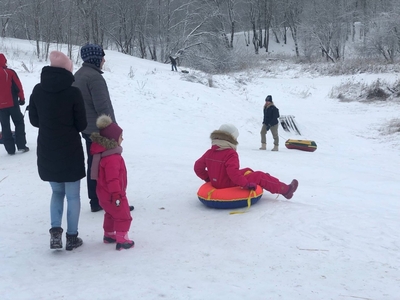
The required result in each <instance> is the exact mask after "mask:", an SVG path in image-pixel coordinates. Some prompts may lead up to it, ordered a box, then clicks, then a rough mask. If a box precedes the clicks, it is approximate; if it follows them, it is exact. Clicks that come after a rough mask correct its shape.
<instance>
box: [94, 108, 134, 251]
mask: <svg viewBox="0 0 400 300" xmlns="http://www.w3.org/2000/svg"><path fill="white" fill-rule="evenodd" d="M96 126H97V128H98V129H99V132H93V133H92V134H91V135H90V139H91V140H92V145H91V147H90V153H91V155H93V162H92V167H91V174H90V175H91V178H92V179H93V180H97V186H96V193H97V196H98V197H99V202H100V205H101V207H102V208H103V209H104V212H105V213H104V222H103V229H104V237H103V241H104V243H106V244H108V243H115V242H116V243H117V245H116V249H117V250H122V249H129V248H131V247H133V246H134V245H135V243H134V241H132V240H130V239H129V237H128V231H129V228H130V226H131V222H132V217H131V213H130V210H131V207H130V206H129V203H128V198H127V197H126V188H127V184H128V179H127V178H128V176H127V170H126V166H125V161H124V159H123V157H122V156H121V153H122V147H121V143H122V141H123V138H122V129H121V127H119V126H118V125H117V123H113V121H112V119H111V117H109V116H107V115H101V116H100V117H98V118H97V120H96Z"/></svg>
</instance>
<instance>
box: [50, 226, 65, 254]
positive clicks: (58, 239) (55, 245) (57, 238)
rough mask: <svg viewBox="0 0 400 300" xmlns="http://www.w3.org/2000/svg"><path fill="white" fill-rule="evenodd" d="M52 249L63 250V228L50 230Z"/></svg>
mask: <svg viewBox="0 0 400 300" xmlns="http://www.w3.org/2000/svg"><path fill="white" fill-rule="evenodd" d="M49 232H50V249H62V247H63V245H62V233H63V229H62V228H61V227H53V228H50V230H49Z"/></svg>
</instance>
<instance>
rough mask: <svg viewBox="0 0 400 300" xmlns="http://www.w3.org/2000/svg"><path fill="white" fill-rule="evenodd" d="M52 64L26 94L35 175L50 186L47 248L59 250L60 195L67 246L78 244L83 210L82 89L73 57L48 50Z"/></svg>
mask: <svg viewBox="0 0 400 300" xmlns="http://www.w3.org/2000/svg"><path fill="white" fill-rule="evenodd" d="M49 58H50V66H46V67H44V68H43V69H42V73H41V78H40V83H39V84H37V85H36V86H35V87H34V89H33V91H32V95H31V96H30V101H29V120H30V122H31V124H32V125H33V126H35V127H38V128H39V135H38V139H37V165H38V171H39V176H40V178H41V179H42V180H43V181H48V182H49V183H50V186H51V188H52V196H51V202H50V217H51V229H50V234H51V238H50V248H51V249H60V248H62V247H63V246H62V232H63V229H62V227H61V221H62V215H63V207H64V198H65V196H66V198H67V204H68V205H67V232H66V238H67V243H66V247H65V248H66V250H72V249H74V248H77V247H79V246H81V245H82V243H83V242H82V239H80V238H79V237H78V222H79V215H80V209H81V199H80V181H81V179H82V178H84V177H85V175H86V174H85V160H84V153H83V147H82V141H81V136H80V134H79V133H80V132H82V131H83V130H84V129H85V128H86V126H87V121H86V111H85V104H84V102H83V98H82V93H81V91H80V90H79V88H77V87H73V86H72V83H73V82H74V76H73V75H72V69H73V64H72V61H71V60H70V59H69V58H68V57H67V56H66V55H64V54H63V53H62V52H59V51H53V52H51V53H50V57H49Z"/></svg>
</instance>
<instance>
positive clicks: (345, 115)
mask: <svg viewBox="0 0 400 300" xmlns="http://www.w3.org/2000/svg"><path fill="white" fill-rule="evenodd" d="M34 49H35V47H34V44H33V43H32V44H31V43H29V42H27V41H19V40H14V39H2V40H0V52H3V53H5V54H6V56H7V58H8V60H9V66H10V67H11V68H13V69H15V70H16V71H17V73H18V75H19V77H20V79H21V80H22V83H23V86H24V89H25V94H26V98H27V102H28V99H29V95H30V93H31V91H32V88H33V87H34V85H35V84H36V83H38V82H39V78H40V72H41V68H42V67H43V66H45V65H46V64H47V63H46V62H39V61H38V60H37V59H35V58H34V56H33V54H32V53H33V51H34ZM62 50H64V51H65V50H66V49H62ZM105 58H106V60H107V62H106V66H105V73H104V77H105V78H106V80H107V84H108V87H109V90H110V94H111V97H112V101H113V104H114V109H115V112H116V116H117V120H118V123H119V125H120V126H121V127H122V128H123V129H124V142H123V145H122V146H123V148H124V152H123V156H124V159H125V162H126V164H127V168H128V181H129V183H128V198H129V200H130V202H131V204H133V205H134V206H135V210H134V211H133V213H132V215H133V218H134V221H133V222H132V226H131V230H130V237H131V238H132V239H133V240H134V241H135V243H136V245H135V248H133V249H131V250H127V251H116V250H115V246H113V245H105V244H103V243H102V235H103V230H102V221H103V214H102V212H98V213H91V212H90V207H89V203H88V199H87V194H86V180H82V187H81V200H82V210H81V217H80V223H79V235H80V237H82V239H83V241H84V245H83V246H82V247H80V248H78V249H75V250H74V251H71V252H67V251H65V250H62V251H51V250H50V249H49V233H48V230H49V228H50V215H49V205H50V194H51V189H50V185H49V184H48V183H47V182H42V181H41V180H40V178H39V176H38V174H37V167H36V153H35V151H36V143H35V141H36V137H37V129H36V128H33V127H32V126H31V125H30V123H29V119H28V116H26V117H25V121H26V132H27V140H28V146H29V147H30V148H31V151H30V152H28V153H26V154H18V155H15V156H8V155H7V153H6V152H5V150H4V148H3V146H1V148H0V220H1V226H0V295H1V297H0V298H1V299H3V300H14V299H85V300H86V299H173V300H180V299H182V300H187V299H193V300H204V299H211V300H214V299H224V300H225V299H229V300H232V299H234V300H236V299H238V300H239V299H250V300H264V299H284V300H287V299H307V300H314V299H315V300H321V299H323V300H325V299H333V300H336V299H339V300H341V299H343V300H346V299H349V300H351V299H374V300H383V299H388V300H395V299H400V270H399V266H400V251H399V250H400V231H399V228H400V217H399V213H400V204H399V203H400V202H399V195H400V185H399V175H400V172H399V165H400V155H399V153H400V152H399V149H400V142H399V138H400V133H397V134H393V135H386V134H384V132H385V130H386V128H387V123H388V122H389V121H390V120H392V119H393V118H398V117H399V113H398V112H399V108H400V107H399V106H400V105H399V102H398V101H397V102H396V101H389V102H378V103H372V104H363V103H358V102H352V103H344V102H339V101H338V100H337V99H331V98H329V97H328V95H329V93H330V91H331V89H332V87H334V86H338V85H339V84H340V83H341V82H345V81H346V80H348V79H349V78H350V77H351V79H352V80H356V81H363V82H372V81H374V80H375V79H377V78H381V79H384V80H387V81H389V82H395V81H396V80H398V79H399V75H396V74H379V75H375V74H369V75H367V74H362V75H356V76H338V77H321V76H315V75H312V74H307V73H299V72H297V71H293V70H291V71H289V70H287V71H285V69H286V68H285V65H280V66H279V67H278V68H274V67H273V66H268V67H269V68H268V69H269V70H270V71H269V72H265V71H252V72H246V73H241V74H239V73H238V74H233V75H231V76H213V82H214V84H215V86H216V87H215V88H210V87H207V86H206V85H203V84H200V83H191V82H188V81H186V80H185V78H187V77H188V76H193V75H194V76H196V77H197V78H199V79H200V80H201V81H203V82H207V78H208V77H207V76H206V75H204V74H202V73H200V72H195V71H193V70H189V71H190V73H189V74H188V75H185V74H183V73H176V72H171V71H170V65H166V64H160V63H156V62H151V61H145V60H141V59H138V58H134V57H130V56H126V55H123V54H120V53H117V52H113V51H106V57H105ZM21 62H24V63H25V64H26V65H27V66H28V68H29V69H30V70H32V71H33V72H32V73H28V72H26V71H25V70H24V69H23V68H22V67H21ZM78 68H79V65H75V71H76V70H77V69H78ZM130 68H132V70H133V74H134V76H133V77H132V76H129V73H130ZM131 77H132V78H131ZM268 94H271V95H272V96H273V98H274V101H275V104H276V106H277V107H278V108H279V109H280V113H281V115H294V116H295V119H296V121H297V123H298V125H299V127H300V130H301V132H302V133H303V135H302V136H298V135H295V134H289V133H287V132H284V131H283V130H282V128H280V130H279V134H280V139H281V143H280V144H281V145H280V151H279V152H271V151H269V150H270V149H271V148H272V136H271V134H270V133H269V135H268V136H267V141H268V142H267V143H268V145H267V147H268V149H269V150H268V151H258V150H256V149H258V147H259V146H260V136H259V131H260V127H261V122H262V106H263V104H264V99H265V97H266V95H268ZM222 123H233V124H235V125H236V126H237V127H238V129H239V132H240V136H239V147H238V152H239V155H240V160H241V167H251V168H253V169H255V170H261V171H265V172H268V173H270V174H271V175H273V176H275V177H278V178H279V179H280V180H281V181H283V182H286V183H288V182H290V181H291V180H292V179H293V178H296V179H298V181H299V188H298V190H297V192H296V193H295V195H294V197H293V198H292V200H290V201H287V200H285V199H284V198H283V197H282V196H279V197H278V198H277V196H276V195H271V194H269V193H268V192H264V195H263V197H262V199H261V200H260V201H259V202H258V203H257V204H256V205H254V206H253V207H251V208H250V210H249V211H248V212H247V213H245V214H237V215H230V214H229V212H230V210H215V209H209V208H207V207H205V206H204V205H203V204H202V203H201V202H200V201H199V200H198V199H197V195H196V192H197V190H198V188H199V186H200V185H201V184H202V181H201V180H200V179H198V178H197V177H196V175H195V174H194V172H193V164H194V161H195V160H196V159H197V158H198V157H200V156H201V155H202V154H203V153H204V152H205V151H206V150H207V149H208V148H209V147H210V140H209V134H210V133H211V131H213V130H214V129H217V128H218V127H219V126H220V125H221V124H222ZM289 138H294V139H310V140H314V141H315V142H316V143H317V145H318V149H317V151H315V152H314V153H308V152H302V151H298V150H289V149H286V148H285V146H284V142H285V141H286V140H287V139H289ZM63 226H64V228H66V220H65V219H64V221H63ZM64 240H65V237H64ZM64 244H65V241H64Z"/></svg>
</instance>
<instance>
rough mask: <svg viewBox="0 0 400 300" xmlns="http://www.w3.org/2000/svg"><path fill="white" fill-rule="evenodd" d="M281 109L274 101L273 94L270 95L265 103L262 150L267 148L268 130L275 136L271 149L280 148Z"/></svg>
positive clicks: (276, 149)
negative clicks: (279, 119)
mask: <svg viewBox="0 0 400 300" xmlns="http://www.w3.org/2000/svg"><path fill="white" fill-rule="evenodd" d="M278 118H279V109H278V108H277V107H276V106H275V104H274V102H273V101H272V96H271V95H268V96H267V98H266V99H265V104H264V119H263V125H262V127H261V132H260V134H261V147H260V150H267V132H268V130H271V133H272V137H273V138H274V148H272V149H271V151H278V150H279V135H278V127H279V121H278Z"/></svg>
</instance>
